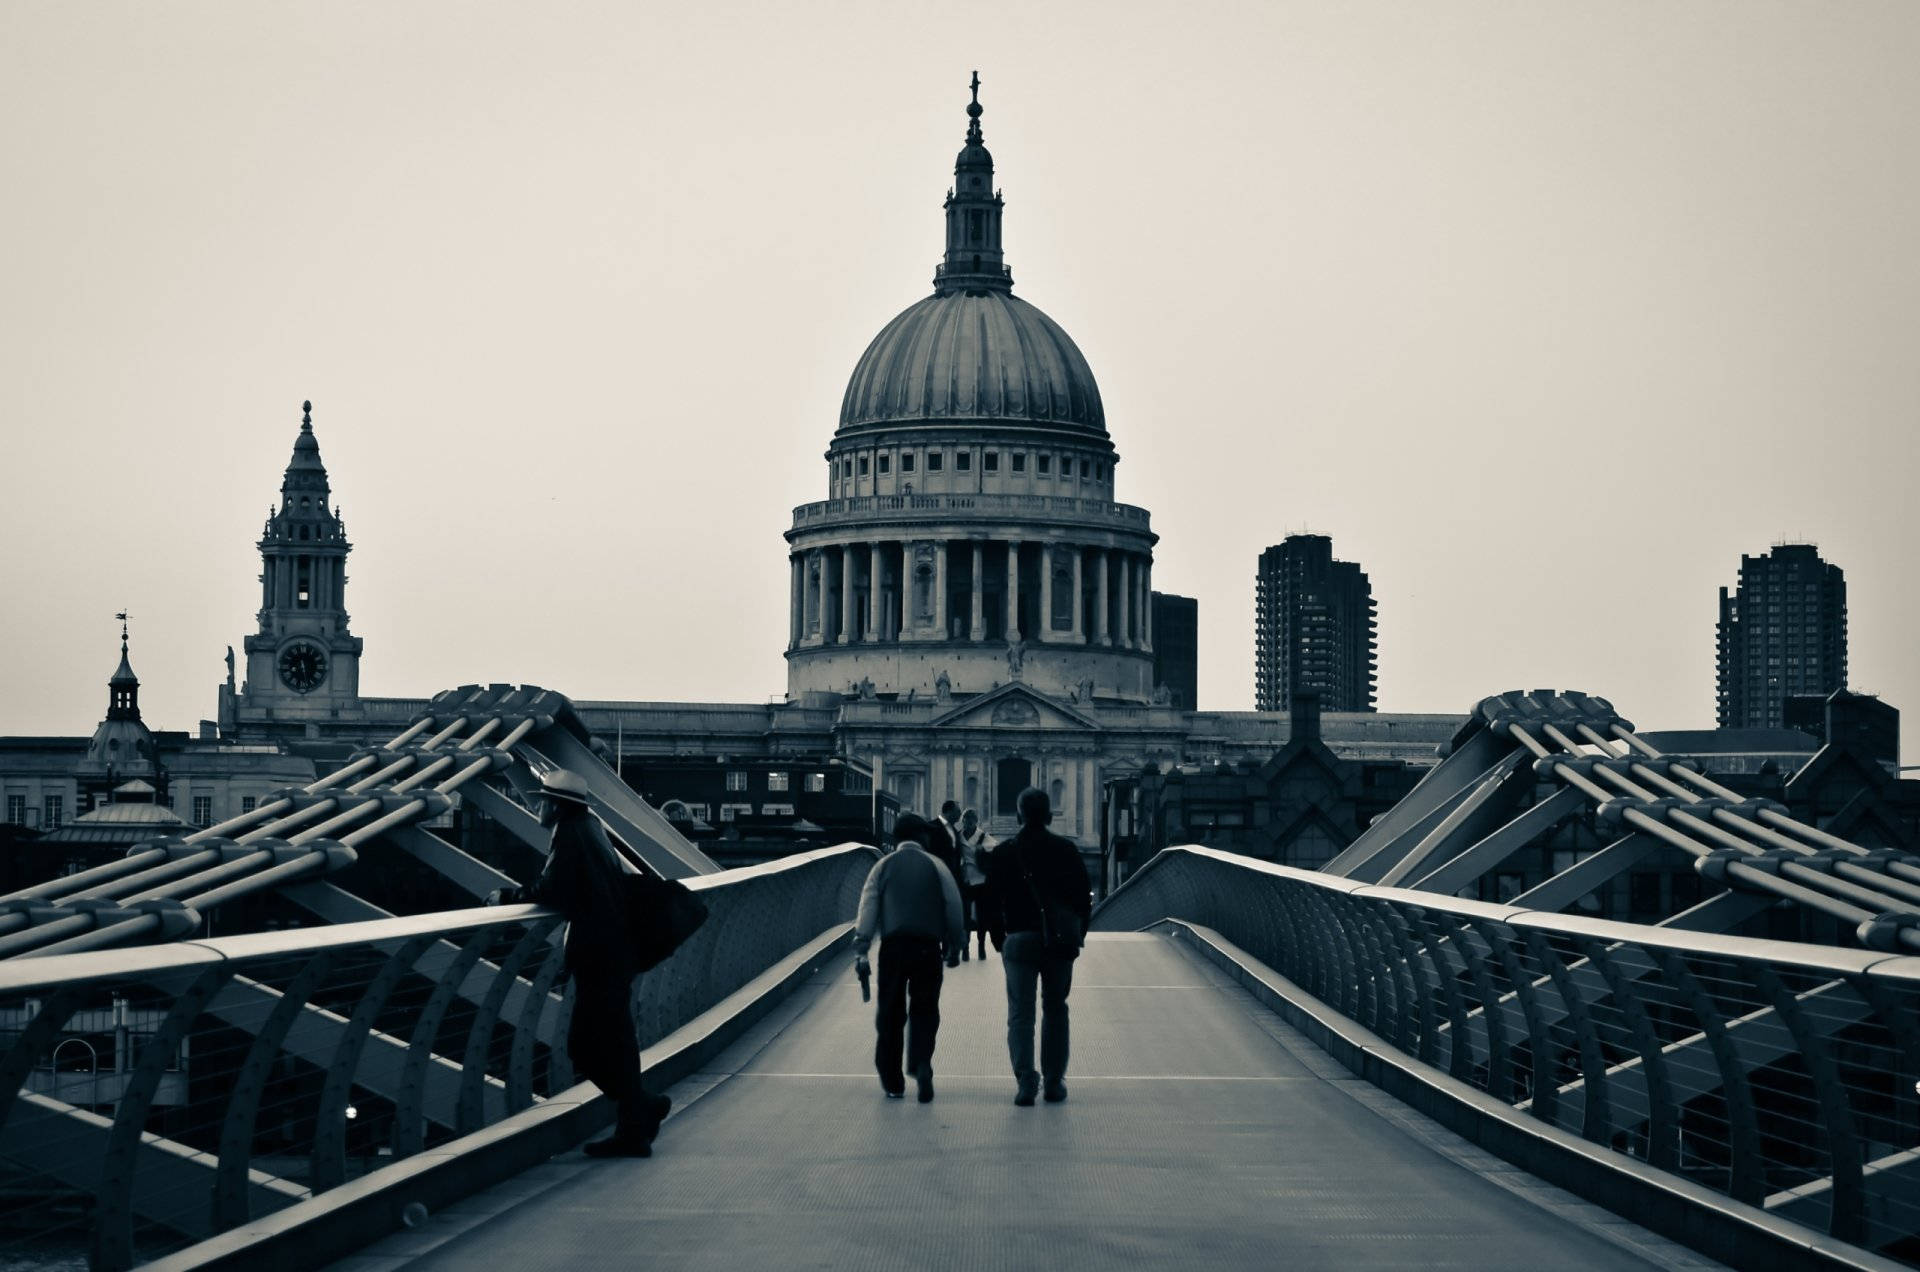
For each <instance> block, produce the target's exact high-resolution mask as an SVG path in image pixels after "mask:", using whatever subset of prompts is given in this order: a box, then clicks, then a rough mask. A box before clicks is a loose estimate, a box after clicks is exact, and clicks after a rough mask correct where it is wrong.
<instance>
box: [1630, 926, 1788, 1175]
mask: <svg viewBox="0 0 1920 1272" xmlns="http://www.w3.org/2000/svg"><path fill="white" fill-rule="evenodd" d="M1648 952H1649V953H1652V954H1654V955H1655V957H1657V958H1658V959H1659V962H1660V968H1661V971H1663V972H1664V973H1665V974H1666V978H1667V983H1668V984H1670V985H1672V986H1673V987H1674V988H1675V989H1676V990H1678V991H1679V992H1680V993H1681V995H1682V996H1684V997H1685V998H1686V1000H1687V1005H1688V1007H1689V1008H1690V1009H1691V1010H1692V1012H1693V1015H1694V1019H1695V1020H1696V1022H1697V1023H1698V1024H1699V1026H1700V1032H1701V1034H1702V1035H1704V1036H1705V1038H1706V1040H1707V1048H1708V1050H1709V1052H1710V1053H1711V1054H1712V1056H1713V1062H1714V1064H1715V1065H1716V1066H1717V1067H1718V1068H1719V1070H1720V1091H1721V1095H1722V1098H1723V1099H1724V1100H1725V1101H1726V1105H1727V1151H1728V1162H1727V1190H1726V1191H1727V1194H1728V1195H1729V1196H1731V1197H1732V1198H1733V1199H1734V1200H1735V1201H1744V1202H1746V1203H1747V1204H1748V1205H1750V1206H1759V1205H1763V1204H1765V1201H1766V1190H1767V1184H1766V1166H1765V1162H1764V1159H1763V1158H1762V1156H1761V1154H1760V1126H1759V1122H1758V1120H1757V1119H1756V1118H1755V1116H1754V1111H1753V1089H1752V1087H1751V1086H1750V1085H1749V1084H1748V1081H1747V1069H1746V1066H1745V1065H1744V1064H1742V1063H1741V1062H1740V1055H1739V1052H1738V1051H1737V1050H1736V1049H1735V1048H1734V1045H1733V1042H1732V1041H1731V1040H1730V1039H1729V1038H1728V1037H1727V1022H1726V1017H1725V1016H1724V1015H1722V1014H1721V1011H1720V1008H1719V1006H1718V1005H1717V1004H1715V1003H1714V1001H1713V998H1712V996H1711V995H1709V994H1708V993H1707V991H1706V989H1705V988H1703V987H1702V986H1701V984H1700V981H1699V979H1698V978H1697V977H1696V976H1694V974H1693V969H1692V968H1690V967H1688V966H1687V961H1686V959H1685V958H1684V957H1682V956H1681V955H1680V954H1678V953H1676V952H1675V951H1672V950H1659V951H1648Z"/></svg>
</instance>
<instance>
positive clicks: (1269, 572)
mask: <svg viewBox="0 0 1920 1272" xmlns="http://www.w3.org/2000/svg"><path fill="white" fill-rule="evenodd" d="M1374 615H1375V606H1374V603H1373V586H1372V584H1371V583H1369V582H1368V581H1367V576H1366V572H1365V571H1363V570H1362V569H1361V568H1360V567H1359V566H1358V565H1356V564H1354V563H1353V562H1351V561H1336V560H1334V559H1333V540H1332V539H1330V538H1328V537H1327V536H1326V535H1321V534H1295V535H1288V536H1287V538H1286V539H1285V540H1284V541H1283V542H1281V543H1278V544H1275V545H1274V546H1273V547H1270V548H1268V549H1267V550H1266V551H1265V552H1262V553H1261V554H1260V565H1259V571H1258V573H1257V574H1256V575H1255V579H1254V674H1253V683H1254V705H1255V708H1256V709H1257V710H1260V711H1285V710H1288V709H1289V708H1290V707H1291V706H1292V703H1293V695H1294V694H1295V693H1297V692H1305V693H1313V694H1317V695H1318V696H1319V700H1320V702H1321V703H1322V705H1323V706H1324V707H1325V709H1326V710H1328V711H1372V710H1373V709H1374V672H1375V658H1374Z"/></svg>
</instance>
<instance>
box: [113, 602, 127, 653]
mask: <svg viewBox="0 0 1920 1272" xmlns="http://www.w3.org/2000/svg"><path fill="white" fill-rule="evenodd" d="M114 617H115V618H117V619H119V620H120V652H121V653H123V654H124V653H126V652H127V611H125V610H121V611H120V612H119V613H118V614H115V615H114Z"/></svg>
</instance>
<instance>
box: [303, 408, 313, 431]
mask: <svg viewBox="0 0 1920 1272" xmlns="http://www.w3.org/2000/svg"><path fill="white" fill-rule="evenodd" d="M300 429H301V431H302V432H307V433H311V432H312V431H313V403H311V402H302V403H301V404H300Z"/></svg>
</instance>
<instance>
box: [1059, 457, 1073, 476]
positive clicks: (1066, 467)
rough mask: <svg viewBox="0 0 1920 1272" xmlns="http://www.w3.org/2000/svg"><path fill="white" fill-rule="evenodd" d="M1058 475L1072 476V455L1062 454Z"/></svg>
mask: <svg viewBox="0 0 1920 1272" xmlns="http://www.w3.org/2000/svg"><path fill="white" fill-rule="evenodd" d="M1060 475H1061V476H1062V477H1071V476H1073V456H1071V455H1062V456H1061V457H1060Z"/></svg>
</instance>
